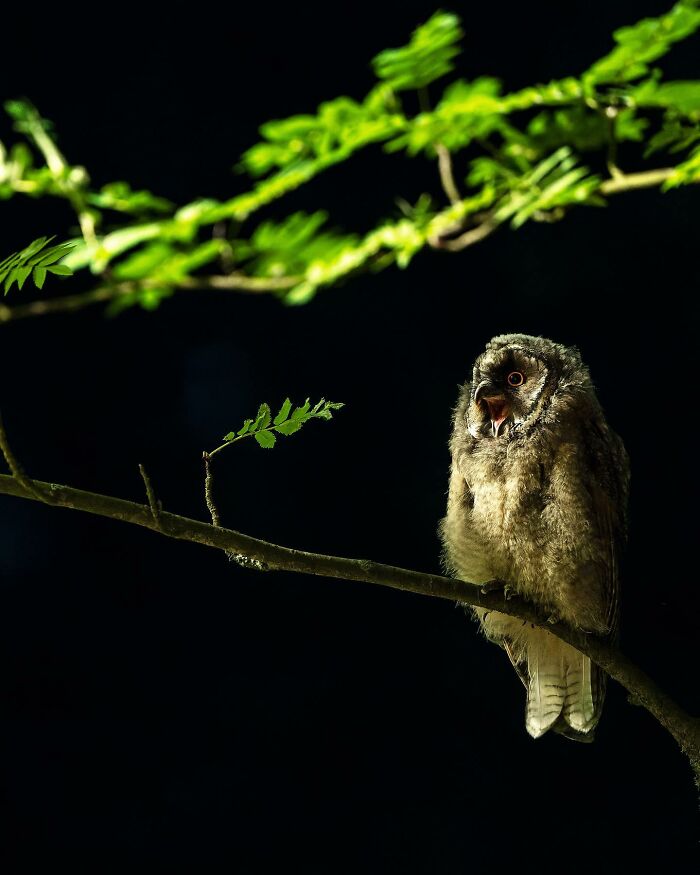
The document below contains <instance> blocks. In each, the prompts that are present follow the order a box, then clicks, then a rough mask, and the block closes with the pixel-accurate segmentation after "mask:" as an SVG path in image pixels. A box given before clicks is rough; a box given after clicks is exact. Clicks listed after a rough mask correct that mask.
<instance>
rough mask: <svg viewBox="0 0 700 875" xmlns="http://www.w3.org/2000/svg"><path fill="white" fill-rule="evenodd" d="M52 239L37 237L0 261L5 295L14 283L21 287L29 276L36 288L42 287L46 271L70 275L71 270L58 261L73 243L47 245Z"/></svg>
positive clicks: (1, 281) (0, 280)
mask: <svg viewBox="0 0 700 875" xmlns="http://www.w3.org/2000/svg"><path fill="white" fill-rule="evenodd" d="M53 239H54V238H53V237H39V238H37V239H36V240H33V241H32V242H31V243H30V244H29V246H25V248H24V249H22V250H21V251H20V252H13V253H12V255H9V256H8V257H7V258H6V259H5V260H4V261H0V283H2V285H3V292H4V294H5V295H6V294H7V293H8V292H9V291H10V289H11V288H12V286H13V285H14V284H15V283H17V287H18V288H19V289H21V288H22V286H23V285H24V284H25V282H26V281H27V279H28V277H30V276H31V278H32V281H33V283H34V285H35V286H36V287H37V288H38V289H41V288H43V286H44V282H45V280H46V274H47V273H53V274H56V275H57V276H72V274H73V271H72V270H71V269H70V268H69V267H66V265H65V264H61V263H59V262H60V261H61V259H62V258H64V257H65V256H66V255H67V254H68V253H69V252H70V250H71V249H72V247H73V243H59V244H57V245H56V246H49V245H48V244H49V243H50V242H51V241H52V240H53Z"/></svg>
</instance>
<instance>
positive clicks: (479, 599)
mask: <svg viewBox="0 0 700 875" xmlns="http://www.w3.org/2000/svg"><path fill="white" fill-rule="evenodd" d="M33 485H34V486H38V487H39V488H40V489H44V488H48V489H50V491H51V493H52V496H53V504H55V505H58V506H62V507H70V508H73V509H75V510H82V511H85V512H87V513H93V514H97V515H98V516H104V517H110V518H111V519H117V520H121V521H123V522H127V523H131V524H133V525H138V526H144V527H145V528H148V529H152V530H154V531H160V532H161V533H162V534H164V535H166V536H167V537H170V538H176V539H179V540H183V541H192V542H194V543H198V544H203V545H206V546H209V547H214V548H216V549H218V550H224V551H231V552H233V553H237V554H240V555H242V556H245V557H246V558H248V559H252V560H257V562H259V563H261V564H263V565H264V566H265V567H267V568H270V569H272V570H278V571H294V572H298V573H302V574H313V575H318V576H321V577H333V578H339V579H343V580H356V581H364V582H365V583H371V584H376V585H379V586H388V587H391V588H393V589H400V590H405V591H407V592H413V593H418V594H420V595H426V596H432V597H434V598H442V599H448V600H449V601H452V602H462V603H464V604H468V605H472V606H474V607H480V608H484V609H485V610H488V611H500V612H501V613H504V614H508V615H509V616H512V617H517V618H518V619H520V620H523V622H526V623H533V624H534V625H537V626H540V627H542V628H544V629H547V630H548V631H549V632H551V633H552V634H553V635H555V636H556V637H557V638H561V639H562V641H566V642H567V643H568V644H571V646H572V647H575V648H576V649H577V650H579V651H580V652H581V653H584V654H585V655H586V656H589V657H590V658H591V659H592V660H593V662H595V663H596V664H597V665H599V666H600V667H601V668H602V669H603V670H604V671H605V672H607V673H608V674H609V675H610V677H612V678H614V679H615V680H616V681H618V683H620V684H621V685H622V686H623V687H625V689H626V690H627V691H628V692H629V693H632V695H633V696H635V697H636V698H637V699H638V700H639V702H640V704H641V705H642V706H643V707H644V708H645V709H646V710H647V711H649V713H650V714H653V716H654V717H655V718H656V719H657V720H658V721H659V723H660V724H661V725H662V726H663V727H664V728H665V729H666V730H667V731H668V732H669V733H670V734H671V735H672V736H673V738H675V740H676V741H677V742H678V744H679V746H680V747H681V749H682V750H683V751H684V753H685V754H686V755H687V756H688V758H689V759H690V762H691V764H692V766H693V769H694V770H695V774H696V778H697V780H699V781H700V720H699V719H697V718H695V717H691V716H690V715H689V714H687V713H686V712H685V711H684V710H683V709H682V708H681V707H680V706H679V705H678V704H677V703H676V702H675V701H674V700H673V699H671V697H670V696H668V695H667V694H666V693H664V692H663V691H662V690H661V689H660V688H659V687H658V686H657V684H656V683H655V682H654V681H653V680H652V679H651V678H650V677H649V676H648V675H647V674H646V673H645V672H644V671H642V669H640V668H639V667H638V666H637V665H635V664H634V663H633V662H632V660H630V659H629V657H627V656H625V655H624V654H623V653H621V652H620V651H619V650H617V649H616V648H614V647H613V646H612V645H611V644H610V643H609V642H607V641H604V640H603V639H601V638H598V637H597V636H595V635H586V634H583V633H581V632H577V631H575V630H573V629H570V628H569V627H568V626H565V625H564V624H563V623H560V622H559V623H555V624H553V625H552V624H550V623H549V621H548V618H547V617H545V616H542V615H540V614H539V613H538V611H537V610H536V608H534V607H533V606H532V605H531V604H529V603H528V602H525V601H523V600H522V599H520V598H517V597H516V598H509V599H506V597H505V595H504V594H503V593H502V592H498V591H491V592H486V593H484V592H482V591H481V586H479V585H475V584H472V583H467V582H465V581H462V580H455V579H453V578H450V577H441V576H440V575H436V574H422V573H421V572H418V571H410V570H408V569H405V568H396V567H393V566H391V565H380V564H379V563H377V562H372V561H369V560H366V559H346V558H343V557H340V556H324V555H321V554H319V553H307V552H305V551H303V550H294V549H291V548H289V547H282V546H279V545H278V544H270V543H268V542H266V541H260V540H258V539H257V538H251V537H250V536H249V535H244V534H242V533H241V532H235V531H232V530H230V529H224V528H221V527H219V526H213V525H209V524H207V523H202V522H200V521H198V520H193V519H187V518H186V517H181V516H177V515H176V514H171V513H166V512H165V511H163V512H162V513H161V521H162V528H161V529H160V530H159V529H158V528H157V526H156V523H155V521H154V519H153V514H152V513H151V511H150V508H147V507H145V506H144V505H142V504H137V503H135V502H131V501H124V500H123V499H121V498H114V497H112V496H107V495H100V494H98V493H94V492H84V491H82V490H80V489H72V488H71V487H69V486H57V485H51V484H48V483H40V482H39V483H35V484H33ZM2 493H4V494H5V495H14V496H17V497H20V498H29V499H35V500H41V499H37V496H36V495H35V494H34V493H33V492H32V491H31V490H29V489H27V488H26V486H25V485H23V484H22V483H20V482H19V481H18V480H16V479H15V478H14V477H9V476H7V475H4V474H0V494H2Z"/></svg>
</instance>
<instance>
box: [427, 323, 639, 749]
mask: <svg viewBox="0 0 700 875" xmlns="http://www.w3.org/2000/svg"><path fill="white" fill-rule="evenodd" d="M450 448H451V453H452V468H451V475H450V484H449V495H448V503H447V515H446V516H445V518H444V519H443V520H442V522H441V526H440V532H441V538H442V542H443V547H444V561H445V565H446V567H447V570H448V571H449V572H450V573H451V574H453V575H454V576H456V577H459V578H461V579H463V580H467V581H471V582H472V583H485V582H488V581H493V580H498V581H503V583H504V584H505V585H506V586H507V587H508V589H509V590H510V591H512V592H514V593H516V594H518V595H520V596H522V597H523V598H525V599H527V600H529V601H531V602H533V603H534V604H536V605H537V606H539V608H540V609H541V610H542V611H543V612H546V614H547V616H549V617H551V618H552V619H553V620H554V619H556V620H561V621H562V622H565V623H567V624H568V625H569V626H571V627H573V628H575V629H578V630H581V631H584V632H591V633H595V634H597V635H603V636H609V637H612V638H614V636H615V634H616V630H617V625H618V613H619V577H618V560H619V556H620V551H621V548H622V546H623V543H624V540H625V527H626V526H625V518H626V505H627V494H628V482H629V463H628V459H627V454H626V452H625V448H624V446H623V444H622V441H621V440H620V438H619V437H618V436H617V435H616V434H615V433H614V432H613V431H612V429H611V428H610V427H609V426H608V424H607V422H606V421H605V417H604V415H603V411H602V409H601V406H600V403H599V402H598V399H597V397H596V394H595V391H594V388H593V384H592V383H591V378H590V375H589V373H588V368H587V367H586V366H585V365H584V364H583V362H582V361H581V357H580V355H579V352H578V350H576V349H575V348H572V347H566V346H561V345H560V344H558V343H554V342H552V341H551V340H545V339H544V338H542V337H529V336H527V335H524V334H505V335H502V336H500V337H494V338H493V340H491V341H490V342H489V343H488V344H487V346H486V350H485V352H484V353H482V355H481V356H479V358H478V359H477V360H476V363H475V364H474V373H473V379H472V382H471V383H467V384H466V385H465V386H463V388H462V390H461V392H460V396H459V401H458V404H457V408H456V410H455V414H454V428H453V433H452V439H451V444H450ZM474 613H475V614H476V617H477V619H478V621H479V623H480V625H481V628H482V630H483V632H484V634H485V635H486V637H487V638H488V639H489V640H490V641H493V642H494V643H496V644H498V645H500V646H501V647H502V648H503V649H504V650H505V652H506V653H507V655H508V657H509V659H510V661H511V663H512V664H513V667H514V668H515V670H516V672H517V673H518V675H519V677H520V679H521V680H522V682H523V684H524V686H525V690H526V707H525V727H526V729H527V731H528V733H529V734H530V735H531V736H532V737H533V738H539V737H540V736H541V735H543V734H544V733H545V732H547V730H549V729H553V730H554V731H555V732H558V733H560V734H561V735H564V736H566V737H567V738H571V739H575V740H577V741H592V740H593V736H594V731H595V727H596V725H597V723H598V720H599V719H600V714H601V709H602V707H603V699H604V697H605V676H604V674H603V672H601V671H600V669H598V668H597V666H595V665H592V664H591V661H590V659H589V658H588V657H587V656H583V655H582V654H581V653H579V652H578V651H577V650H574V648H573V647H570V646H569V645H568V644H565V643H564V642H563V641H561V640H559V639H558V638H556V637H555V636H554V635H552V634H551V633H550V632H548V631H547V630H545V629H541V628H539V627H533V626H532V625H531V624H528V623H523V621H522V620H517V619H514V618H512V617H508V616H506V615H505V614H502V613H499V612H496V611H491V612H487V611H485V610H483V609H479V608H476V609H474Z"/></svg>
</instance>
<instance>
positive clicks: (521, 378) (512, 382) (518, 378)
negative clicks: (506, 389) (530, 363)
mask: <svg viewBox="0 0 700 875" xmlns="http://www.w3.org/2000/svg"><path fill="white" fill-rule="evenodd" d="M506 380H507V381H508V385H509V386H522V384H523V383H524V382H525V375H524V374H521V373H520V371H511V372H510V373H509V374H508V376H507V377H506Z"/></svg>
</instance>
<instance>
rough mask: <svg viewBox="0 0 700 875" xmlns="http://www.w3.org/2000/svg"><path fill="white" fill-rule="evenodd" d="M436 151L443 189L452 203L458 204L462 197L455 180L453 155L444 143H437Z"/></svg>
mask: <svg viewBox="0 0 700 875" xmlns="http://www.w3.org/2000/svg"><path fill="white" fill-rule="evenodd" d="M435 152H436V153H437V156H438V170H439V171H440V182H441V183H442V190H443V191H444V192H445V194H446V195H447V197H448V200H449V201H450V203H451V204H458V203H459V202H460V201H461V200H462V198H461V196H460V193H459V189H458V188H457V183H456V182H455V177H454V172H453V169H452V155H450V150H449V149H448V148H447V146H443V144H442V143H436V144H435Z"/></svg>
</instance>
